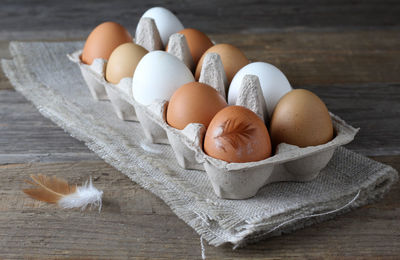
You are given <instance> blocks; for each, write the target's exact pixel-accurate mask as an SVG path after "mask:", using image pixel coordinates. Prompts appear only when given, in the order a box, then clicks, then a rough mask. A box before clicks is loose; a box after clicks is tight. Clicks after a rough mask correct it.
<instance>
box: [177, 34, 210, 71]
mask: <svg viewBox="0 0 400 260" xmlns="http://www.w3.org/2000/svg"><path fill="white" fill-rule="evenodd" d="M178 33H180V34H183V35H185V38H186V41H187V43H188V46H189V50H190V54H192V58H193V62H194V64H195V65H196V64H197V63H198V62H199V60H200V58H201V56H202V55H203V53H204V52H205V51H206V50H208V49H209V48H211V47H212V46H213V45H214V44H213V43H212V42H211V40H210V38H208V36H207V35H206V34H204V33H202V32H200V31H199V30H196V29H192V28H186V29H183V30H181V31H179V32H178Z"/></svg>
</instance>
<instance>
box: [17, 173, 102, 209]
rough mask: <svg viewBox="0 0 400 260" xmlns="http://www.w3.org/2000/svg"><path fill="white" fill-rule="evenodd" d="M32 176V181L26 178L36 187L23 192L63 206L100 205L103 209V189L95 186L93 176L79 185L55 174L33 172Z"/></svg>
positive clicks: (82, 206)
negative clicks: (72, 183)
mask: <svg viewBox="0 0 400 260" xmlns="http://www.w3.org/2000/svg"><path fill="white" fill-rule="evenodd" d="M30 177H31V178H32V181H31V180H26V182H27V183H29V184H31V185H33V186H35V188H30V189H24V190H23V192H25V193H26V194H27V195H29V196H31V197H32V198H34V199H37V200H40V201H44V202H48V203H57V204H58V205H59V206H60V207H62V208H81V209H82V210H84V209H85V208H86V207H87V206H88V205H90V206H91V207H92V206H94V207H98V208H99V211H100V210H101V206H102V195H103V191H100V190H98V189H96V188H95V187H94V186H93V182H92V178H90V180H89V181H86V182H85V183H84V184H83V185H82V186H81V187H78V186H77V185H70V184H68V182H67V181H66V180H64V179H61V178H57V177H54V176H51V177H49V176H46V175H42V174H37V175H33V174H31V175H30Z"/></svg>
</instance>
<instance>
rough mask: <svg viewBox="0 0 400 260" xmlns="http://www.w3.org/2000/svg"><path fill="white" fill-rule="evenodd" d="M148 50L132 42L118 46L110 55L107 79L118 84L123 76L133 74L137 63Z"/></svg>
mask: <svg viewBox="0 0 400 260" xmlns="http://www.w3.org/2000/svg"><path fill="white" fill-rule="evenodd" d="M147 53H148V51H147V50H146V49H145V48H143V47H142V46H139V45H137V44H134V43H132V42H128V43H124V44H121V45H120V46H118V47H117V48H116V49H115V50H114V51H113V52H112V53H111V55H110V58H109V60H108V62H107V66H106V80H107V81H108V82H111V83H113V84H118V83H119V81H120V80H121V79H122V78H126V77H129V78H131V77H132V76H133V73H134V71H135V69H136V66H137V64H138V63H139V61H140V60H141V59H142V57H143V56H144V55H146V54H147Z"/></svg>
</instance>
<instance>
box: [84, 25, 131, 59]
mask: <svg viewBox="0 0 400 260" xmlns="http://www.w3.org/2000/svg"><path fill="white" fill-rule="evenodd" d="M127 42H132V36H131V35H130V34H129V32H128V31H127V30H126V29H125V28H124V27H123V26H122V25H120V24H118V23H115V22H105V23H102V24H100V25H98V26H97V27H96V28H94V30H93V31H92V32H91V33H90V34H89V37H88V38H87V40H86V43H85V46H84V47H83V52H82V56H81V59H82V62H83V63H86V64H92V62H93V60H94V59H96V58H102V59H105V60H108V58H109V57H110V55H111V53H112V51H113V50H114V49H115V48H117V47H118V46H119V45H121V44H123V43H127Z"/></svg>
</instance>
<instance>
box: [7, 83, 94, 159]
mask: <svg viewBox="0 0 400 260" xmlns="http://www.w3.org/2000/svg"><path fill="white" fill-rule="evenodd" d="M79 160H99V158H98V157H97V156H96V155H95V154H94V153H93V152H91V151H90V150H89V149H88V148H87V147H86V146H85V145H84V144H83V143H82V142H80V141H78V140H76V139H74V138H72V137H71V136H70V135H69V134H68V133H65V132H64V131H63V130H62V129H61V128H59V127H58V126H56V125H55V124H54V123H53V122H51V121H50V120H48V119H46V118H44V117H43V116H42V115H41V114H40V113H39V111H37V109H36V108H35V107H34V106H33V105H32V104H31V103H30V102H28V101H27V100H26V99H25V98H24V97H23V96H22V95H21V94H19V93H17V92H15V91H11V90H1V91H0V164H2V163H23V162H35V161H39V162H49V161H79Z"/></svg>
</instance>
